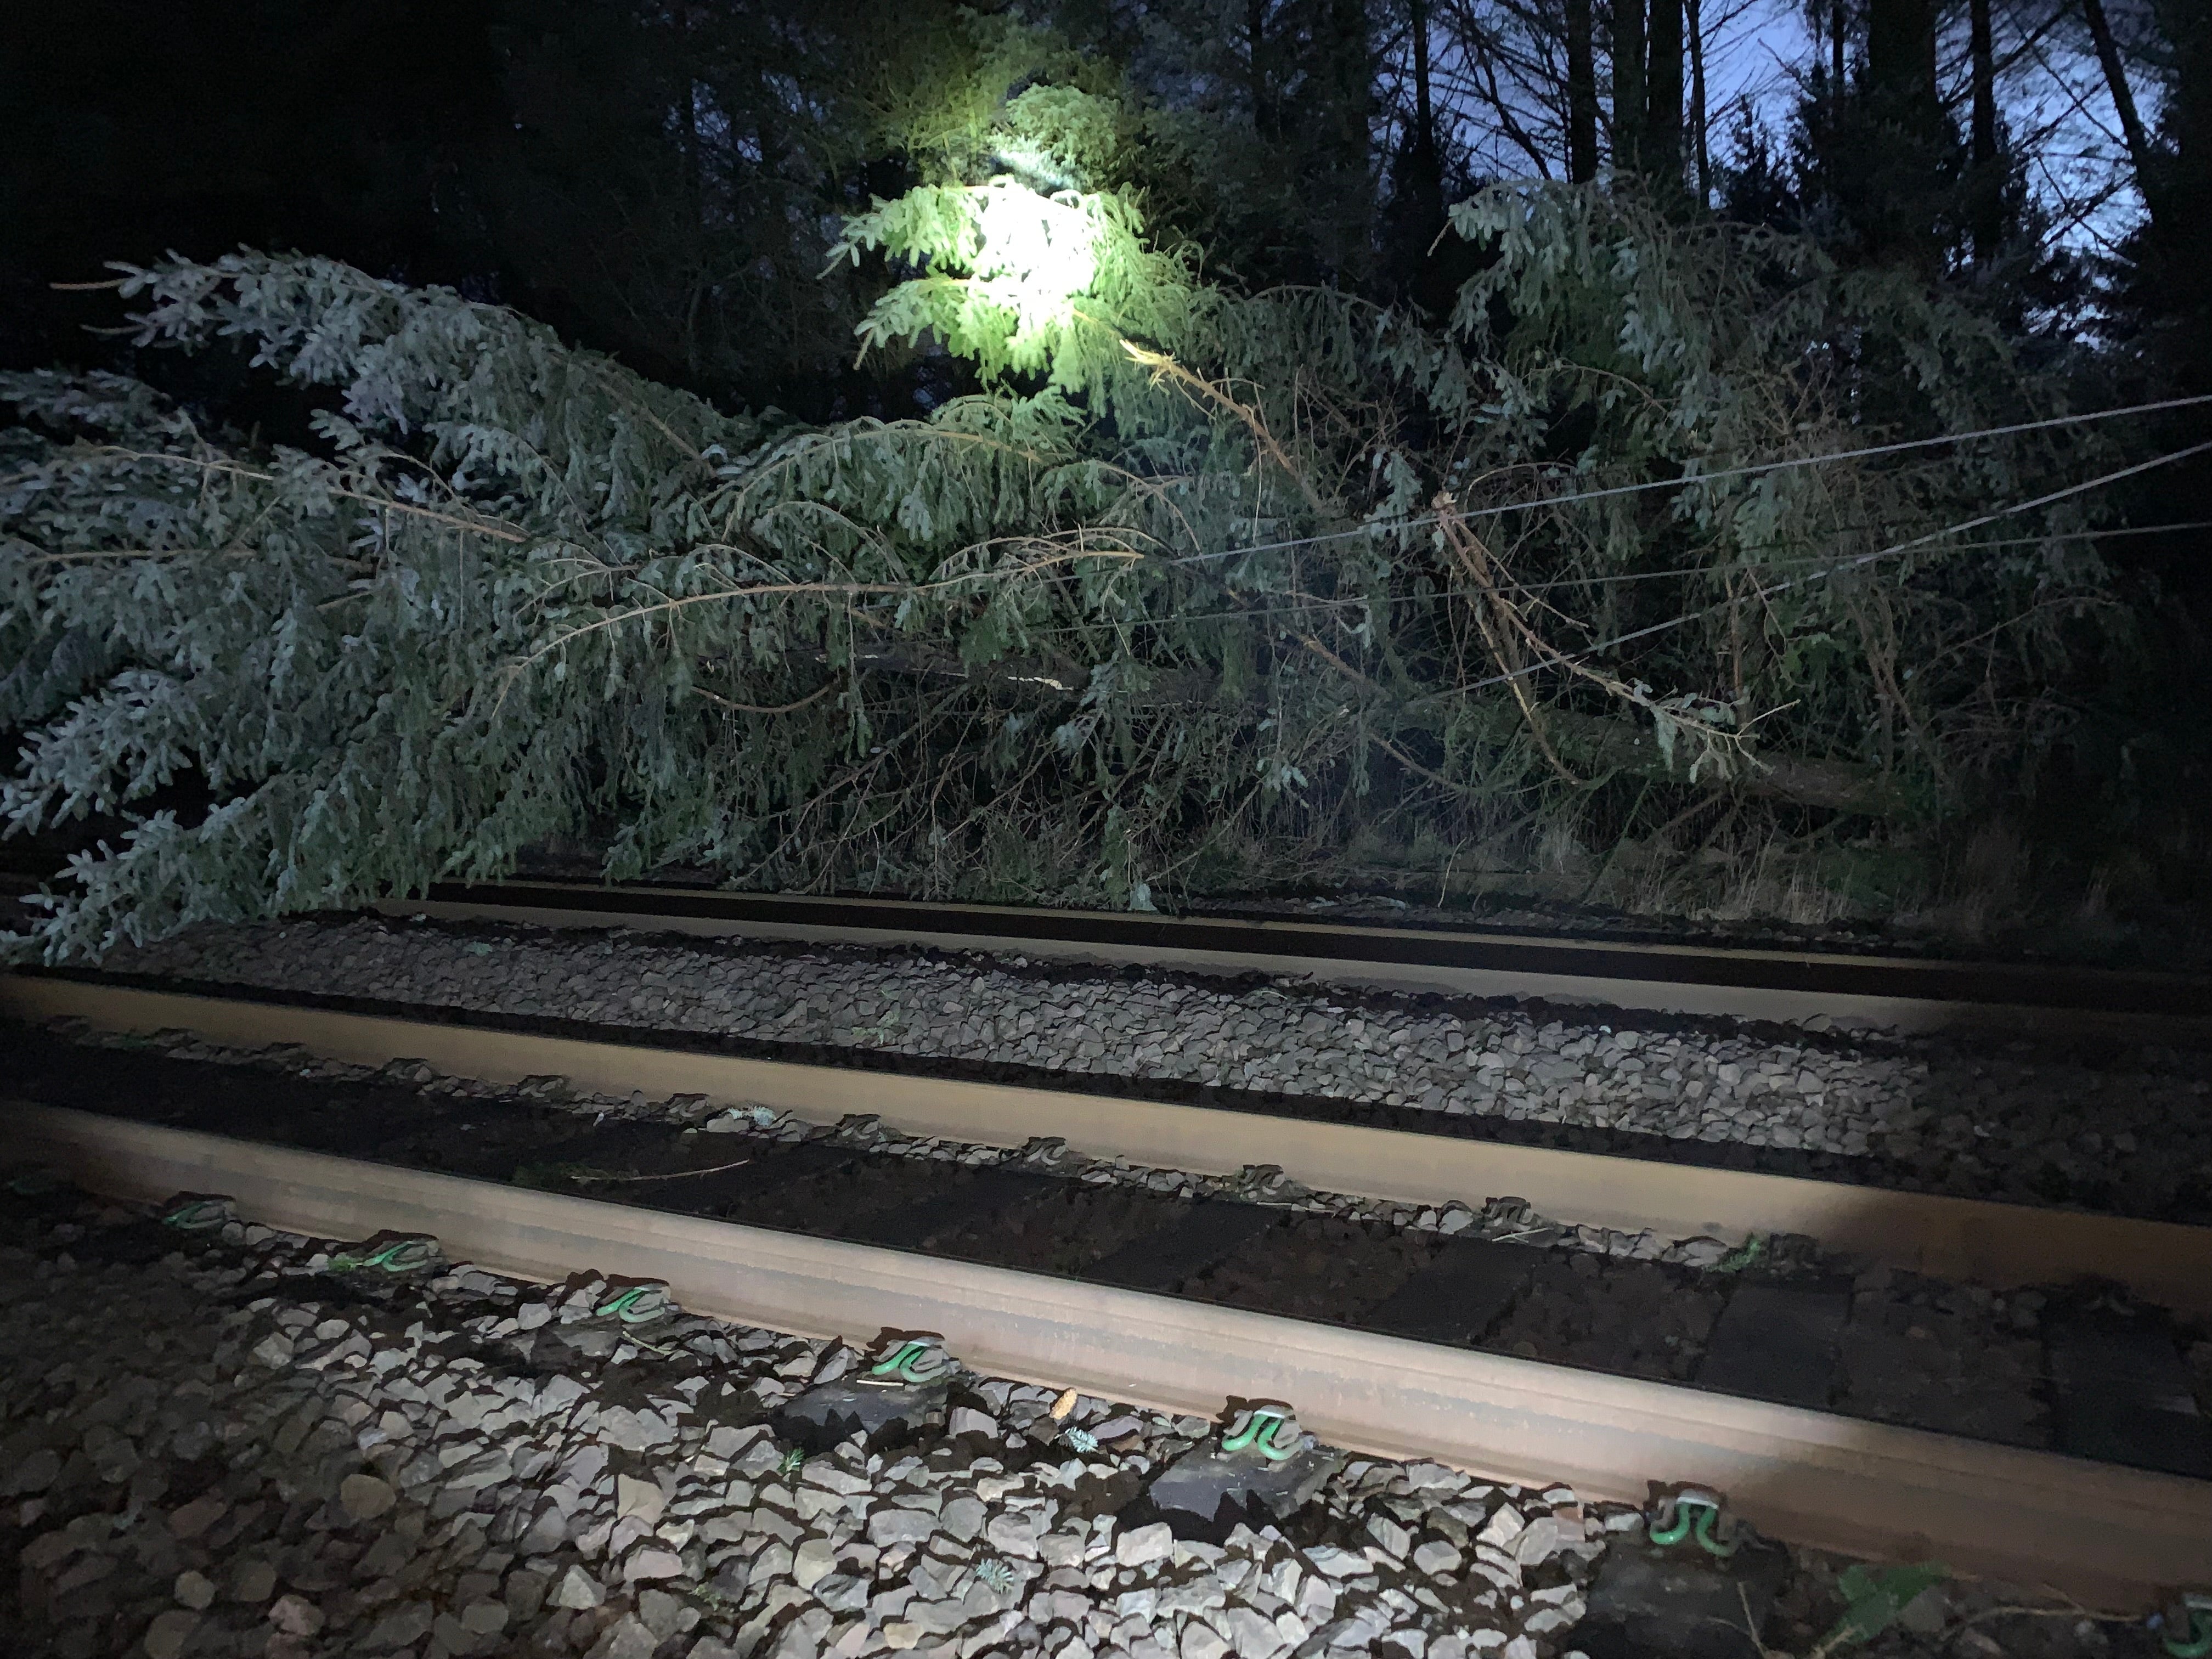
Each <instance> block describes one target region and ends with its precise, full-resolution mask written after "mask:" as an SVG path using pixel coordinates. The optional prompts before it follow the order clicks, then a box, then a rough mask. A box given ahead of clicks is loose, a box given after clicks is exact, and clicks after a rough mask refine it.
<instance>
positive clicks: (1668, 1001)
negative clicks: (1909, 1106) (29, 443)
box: [379, 881, 2212, 1042]
mask: <svg viewBox="0 0 2212 1659" xmlns="http://www.w3.org/2000/svg"><path fill="white" fill-rule="evenodd" d="M379 908H381V909H382V910H384V911H385V912H386V914H387V915H427V916H430V917H433V918H435V919H438V920H441V921H503V922H508V923H513V924H518V925H526V926H537V927H559V928H574V927H626V928H637V929H642V930H648V931H660V932H671V933H691V934H695V935H700V936H705V937H724V938H726V937H745V938H752V939H784V940H793V941H798V942H802V943H807V944H847V945H908V946H920V947H924V948H933V949H938V950H945V951H989V952H995V953H1000V954H1008V955H1012V954H1022V955H1026V956H1029V957H1047V958H1054V959H1059V960H1072V961H1088V962H1103V963H1121V964H1128V965H1134V966H1140V967H1147V968H1158V969H1175V970H1182V971H1198V972H1217V973H1262V974H1280V975H1298V976H1307V977H1311V978H1314V979H1316V980H1322V981H1335V982H1339V983H1347V984H1364V985H1375V986H1382V987H1394V988H1399V989H1406V990H1416V991H1437V992H1445V993H1449V994H1456V995H1463V996H1479V997H1499V996H1509V997H1522V998H1530V999H1536V1000H1551V1001H1557V1002H1563V1003H1582V1004H1597V1005H1602V1006H1613V1007H1620V1008H1627V1009H1639V1010H1648V1011H1651V1012H1663V1013H1675V1014H1689V1015H1705V1016H1720V1017H1724V1018H1738V1019H1757V1020H1775V1021H1782V1022H1792V1023H1799V1022H1805V1021H1810V1020H1825V1021H1829V1022H1861V1023H1864V1024H1870V1025H1875V1026H1883V1027H1888V1028H1891V1029H1894V1030H1900V1031H1917V1032H1933V1031H1944V1030H2015V1031H2033V1032H2035V1033H2037V1034H2039V1035H2043V1036H2051V1035H2057V1034H2082V1035H2089V1034H2106V1035H2112V1036H2130V1037H2136V1038H2139V1039H2143V1040H2149V1041H2160V1042H2203V1041H2206V1040H2208V1039H2212V978H2207V977H2205V976H2203V975H2185V974H2162V973H2150V972H2141V971H2126V970H2117V969H2094V968H2076V967H2063V966H2056V965H2049V964H2036V963H1972V962H1953V961H1943V960H1934V959H1929V958H1923V957H1899V956H1879V955H1871V954H1845V953H1840V952H1822V951H1811V950H1802V951H1790V950H1783V949H1775V948H1766V947H1742V946H1722V945H1707V944H1690V943H1663V942H1650V941H1621V940H1601V939H1570V938H1560V937H1556V936H1538V935H1531V934H1527V933H1509V932H1501V931H1497V930H1494V929H1483V928H1480V927H1468V928H1465V929H1450V930H1446V929H1443V928H1438V927H1390V926H1381V925H1370V924H1347V923H1344V922H1337V921H1322V920H1306V919H1291V918H1285V917H1279V916H1272V915H1270V916H1261V915H1197V916H1165V915H1136V914H1130V913H1122V912H1110V911H1092V910H1055V909H1039V908H1016V907H1012V906H998V905H981V904H944V903H923V902H912V901H908V900H902V899H870V898H851V897H839V898H816V897H807V896H784V895H778V894H760V893H733V892H723V891H717V890H708V889H699V888H679V887H656V886H649V885H642V884H625V885H622V886H615V887H608V886H602V885H597V884H589V883H582V882H554V881H515V882H507V883H501V884H495V885H465V884H438V885H435V886H434V887H432V888H431V890H429V892H428V894H427V895H426V896H423V897H422V898H421V899H406V900H392V901H389V902H386V903H385V904H383V905H381V906H380V907H379Z"/></svg>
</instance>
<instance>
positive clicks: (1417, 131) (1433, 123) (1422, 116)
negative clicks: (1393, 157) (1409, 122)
mask: <svg viewBox="0 0 2212 1659" xmlns="http://www.w3.org/2000/svg"><path fill="white" fill-rule="evenodd" d="M1412 160H1413V179H1414V184H1415V186H1416V188H1417V189H1419V191H1421V193H1422V206H1423V210H1424V212H1425V211H1426V210H1427V209H1428V205H1429V197H1431V196H1432V195H1433V196H1435V197H1438V198H1441V197H1442V196H1443V167H1442V166H1441V165H1440V163H1439V161H1438V159H1437V112H1436V106H1435V105H1434V103H1433V102H1432V101H1431V98H1430V93H1429V0H1413V157H1412Z"/></svg>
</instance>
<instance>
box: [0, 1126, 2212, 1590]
mask: <svg viewBox="0 0 2212 1659" xmlns="http://www.w3.org/2000/svg"><path fill="white" fill-rule="evenodd" d="M3 1110H4V1113H5V1118H6V1121H7V1124H8V1130H9V1136H10V1139H11V1141H12V1143H13V1145H14V1147H15V1150H16V1151H17V1152H20V1153H24V1154H28V1155H30V1156H33V1157H36V1158H44V1159H46V1160H47V1161H49V1162H51V1163H52V1164H57V1165H58V1166H60V1167H61V1168H63V1169H64V1170H67V1171H68V1172H69V1173H70V1175H71V1176H73V1177H74V1178H75V1179H76V1180H77V1181H78V1182H80V1183H81V1184H82V1185H83V1186H85V1187H86V1188H88V1189H89V1190H92V1191H94V1192H98V1193H101V1194H108V1195H112V1196H114V1197H117V1198H123V1199H135V1200H160V1199H162V1198H165V1197H167V1196H168V1195H169V1194H173V1193H176V1192H179V1191H197V1192H221V1193H224V1194H229V1195H230V1196H232V1197H233V1198H234V1199H235V1200H236V1201H237V1203H238V1206H239V1207H240V1212H241V1213H243V1214H244V1215H246V1216H248V1217H250V1218H254V1219H257V1220H259V1221H262V1222H264V1223H266V1224H268V1225H272V1226H276V1227H281V1228H284V1229H286V1230H288V1231H295V1232H300V1233H304V1234H307V1235H308V1236H311V1237H328V1238H338V1239H353V1238H358V1237H364V1236H366V1235H368V1234H370V1233H373V1232H375V1231H380V1230H384V1229H387V1228H388V1229H398V1230H404V1231H410V1232H427V1233H431V1234H434V1235H435V1236H436V1237H438V1238H439V1239H440V1240H441V1242H442V1243H443V1244H444V1245H445V1247H446V1249H447V1253H448V1254H449V1255H451V1256H453V1257H454V1258H455V1259H457V1260H466V1261H474V1262H477V1263H480V1264H482V1265H483V1266H485V1267H491V1268H494V1269H495V1270H497V1271H500V1272H503V1273H514V1274H518V1275H520V1276H523V1277H526V1278H530V1279H538V1280H544V1281H550V1280H556V1279H561V1278H563V1277H565V1276H566V1275H568V1273H572V1272H575V1271H578V1270H584V1269H591V1270H597V1271H600V1272H606V1273H617V1274H624V1275H630V1276H635V1277H641V1278H649V1279H662V1280H665V1281H666V1283H667V1284H668V1285H669V1286H670V1288H671V1291H672V1293H673V1294H674V1295H675V1297H677V1299H678V1301H679V1302H681V1303H682V1304H684V1306H685V1307H687V1308H690V1309H691V1310H696V1311H698V1312H701V1313H704V1314H709V1315H713V1316H717V1317H720V1318H726V1319H732V1320H739V1321H743V1322H746V1323H749V1324H754V1325H759V1326H764V1327H767V1328H772V1329H778V1330H785V1331H792V1332H796V1333H799V1334H808V1335H831V1334H840V1335H843V1336H846V1337H848V1338H854V1339H860V1340H866V1339H869V1338H872V1337H873V1336H874V1335H876V1334H878V1332H880V1331H884V1330H886V1329H908V1330H913V1329H930V1330H936V1331H940V1332H942V1333H943V1334H944V1335H945V1338H946V1339H947V1341H948V1344H949V1346H950V1347H951V1350H952V1352H954V1353H956V1354H957V1355H958V1356H959V1357H960V1358H962V1359H963V1360H964V1361H966V1362H967V1363H968V1364H971V1365H973V1366H975V1367H976V1368H977V1369H978V1370H982V1371H985V1372H987V1373H993V1374H997V1375H1001V1376H1012V1377H1016V1378H1019V1379H1023V1380H1025V1381H1030V1382H1038V1383H1048V1384H1050V1385H1052V1386H1054V1387H1060V1386H1074V1387H1078V1388H1081V1389H1085V1390H1086V1391H1088V1392H1090V1393H1092V1394H1097V1395H1104V1396H1106V1397H1108V1398H1109V1399H1116V1400H1124V1401H1131V1402H1133V1403H1137V1404H1141V1405H1146V1406H1150V1407H1158V1408H1162V1409H1166V1410H1171V1411H1178V1412H1200V1413H1213V1412H1215V1411H1217V1410H1218V1409H1219V1408H1220V1407H1221V1406H1222V1404H1223V1402H1224V1401H1225V1400H1227V1399H1230V1398H1254V1397H1264V1398H1274V1399H1282V1400H1288V1401H1291V1402H1292V1403H1293V1404H1294V1405H1295V1406H1296V1407H1297V1412H1298V1415H1299V1419H1300V1420H1301V1421H1302V1422H1303V1423H1304V1425H1306V1426H1308V1427H1310V1428H1311V1429H1312V1430H1314V1431H1316V1433H1318V1434H1319V1435H1321V1436H1322V1437H1323V1438H1324V1439H1325V1440H1327V1441H1329V1442H1331V1443H1336V1444H1340V1445H1343V1446H1346V1447H1347V1448H1350V1449H1357V1450H1362V1451H1367V1452H1370V1453H1376V1454H1381V1455H1389V1456H1424V1457H1433V1458H1437V1459H1438V1460H1440V1461H1443V1462H1449V1463H1453V1464H1456V1465H1458V1466H1460V1467H1462V1468H1468V1469H1469V1470H1471V1471H1473V1472H1475V1473H1478V1474H1483V1475H1486V1476H1488V1477H1490V1478H1493V1479H1503V1480H1513V1481H1516V1482H1520V1483H1522V1484H1527V1485H1538V1486H1541V1485H1546V1484H1548V1483H1550V1482H1552V1481H1554V1480H1565V1481H1567V1482H1569V1483H1571V1485H1572V1486H1574V1487H1575V1488H1576V1490H1577V1492H1580V1493H1583V1494H1584V1495H1586V1496H1589V1497H1592V1498H1611V1499H1625V1500H1630V1501H1640V1500H1641V1499H1642V1498H1643V1497H1644V1494H1645V1491H1646V1487H1647V1483H1648V1482H1650V1481H1653V1480H1692V1481H1695V1482H1697V1483H1698V1484H1699V1485H1702V1486H1710V1487H1713V1488H1717V1489H1718V1490H1720V1491H1722V1492H1725V1493H1727V1494H1728V1496H1729V1501H1730V1504H1731V1506H1732V1507H1733V1508H1735V1510H1737V1511H1739V1512H1740V1513H1741V1514H1742V1515H1744V1516H1747V1518H1749V1519H1750V1520H1751V1521H1753V1522H1754V1523H1755V1524H1757V1525H1758V1526H1759V1527H1760V1528H1762V1529H1764V1530H1765V1531H1766V1532H1768V1533H1770V1534H1772V1535H1774V1536H1776V1537H1779V1538H1783V1539H1786V1540H1789V1541H1793V1542H1796V1543H1800V1544H1806V1545H1811V1546H1814V1547H1823V1548H1830V1549H1836V1550H1841V1551H1844V1552H1847V1553H1853V1554H1858V1555H1868V1556H1877V1557H1885V1556H1886V1557H1904V1558H1907V1559H1923V1558H1926V1557H1928V1556H1930V1555H1933V1556H1936V1557H1938V1558H1940V1559H1943V1560H1945V1561H1947V1562H1948V1563H1949V1564H1950V1565H1952V1566H1953V1567H1954V1568H1957V1569H1960V1570H1963V1571H1970V1572H1978V1573H1984V1574H1988V1575H1990V1576H1993V1577H2000V1578H2002V1579H2005V1580H2008V1581H2010V1582H2013V1583H2022V1584H2027V1585H2031V1586H2035V1585H2047V1586H2050V1587H2052V1588H2054V1589H2058V1590H2061V1591H2063V1592H2065V1593H2067V1594H2069V1595H2074V1596H2075V1597H2077V1598H2080V1599H2081V1600H2082V1601H2085V1602H2087V1603H2089V1604H2091V1605H2102V1606H2106V1607H2116V1608H2121V1609H2130V1608H2134V1607H2139V1606H2141V1605H2142V1604H2144V1603H2146V1602H2147V1601H2148V1600H2149V1599H2150V1598H2151V1597H2152V1596H2154V1595H2156V1594H2157V1593H2158V1592H2159V1591H2160V1590H2161V1589H2164V1588H2166V1587H2168V1586H2171V1585H2173V1584H2177V1583H2192V1582H2199V1581H2202V1580H2203V1579H2206V1578H2208V1577H2212V1482H2205V1481H2197V1480H2187V1479H2184V1478H2181V1477H2178V1476H2173V1475H2165V1474H2149V1473H2145V1472H2142V1471H2139V1470H2133V1469H2127V1468H2116V1467H2112V1466H2108V1465H2104V1464H2098V1463H2093V1462H2086V1461H2083V1460H2081V1459H2076V1458H2070V1457H2065V1456H2061V1455H2055V1454H2051V1453H2047V1452H2039V1451H2024V1450H2020V1449H2015V1448H2010V1447H2003V1446H1996V1445H1990V1444H1984V1443H1978V1442H1973V1441H1966V1440H1960V1439H1955V1438H1953V1437H1948V1436H1944V1435H1941V1434H1934V1433H1929V1432H1927V1431H1922V1430H1917V1429H1901V1428H1893V1427H1890V1426H1887V1425H1881V1424H1875V1423H1869V1422H1863V1421H1857V1420H1853V1419H1844V1418H1839V1417H1835V1416H1832V1415H1829V1414H1827V1413H1819V1412H1811V1411H1804V1410H1799V1409H1796V1408H1794V1407H1785V1406H1776V1405H1768V1404H1763V1403H1759V1402H1756V1401H1746V1400H1740V1399H1736V1398H1733V1397H1730V1396H1727V1395H1712V1394H1707V1393H1704V1392H1702V1391H1699V1390H1697V1389H1687V1388H1683V1387H1680V1386H1676V1385H1672V1384H1666V1383H1646V1382H1641V1381H1638V1380H1634V1379H1630V1378H1624V1377H1618V1376H1606V1375H1601V1374H1596V1373H1592V1372H1586V1371H1579V1370H1571V1369H1566V1368H1562V1367H1555V1366H1550V1365H1546V1364H1540V1363H1538V1362H1536V1361H1534V1360H1523V1359H1516V1358H1511V1357H1510V1356H1503V1355H1498V1354H1491V1353H1484V1352H1476V1351H1474V1350H1468V1349H1458V1348H1446V1347H1440V1346H1431V1345H1427V1344H1424V1343H1419V1342H1413V1341H1407V1340H1401V1339H1397V1338H1392V1337H1384V1336H1378V1335H1373V1334H1367V1333H1364V1332H1358V1331H1351V1330H1346V1329H1342V1328H1336V1327H1334V1326H1324V1325H1317V1324H1309V1323H1305V1322H1300V1321H1297V1320H1291V1319H1285V1318H1280V1317H1276V1316H1268V1315H1261V1314H1253V1313H1248V1312H1243V1311H1241V1310H1235V1309H1228V1308H1219V1307H1213V1306H1209V1305H1206V1304H1196V1303H1191V1302H1186V1301H1182V1300H1178V1299H1176V1298H1173V1297H1162V1296H1156V1295H1152V1294H1149V1293H1146V1292H1143V1291H1123V1290H1116V1289H1113V1288H1110V1287H1106V1286H1102V1285H1089V1284H1082V1283H1077V1282H1073V1281H1069V1280H1066V1279H1056V1278H1050V1277H1046V1276H1043V1275H1036V1274H1029V1273H1018V1272H1013V1271H1010V1270H1007V1269H1004V1268H998V1267H984V1266H980V1265H976V1264H972V1263H966V1262H961V1261H945V1260H941V1259H938V1258H934V1257H924V1256H920V1255H909V1254H907V1253H905V1252H902V1251H897V1250H890V1249H880V1248H877V1247H872V1246H867V1245H859V1244H851V1243H841V1242H837V1241H832V1240H823V1239H817V1238H811V1237H799V1236H794V1235H790V1234H785V1233H781V1232H776V1231H769V1230H766V1229H761V1228H755V1227H748V1226H744V1225H738V1224H734V1223H728V1222H718V1221H709V1220H703V1219H698V1218H690V1217H684V1216H677V1215H668V1214H663V1213H659V1212H653V1211H647V1210H643V1209H635V1208H631V1207H629V1206H622V1205H617V1204H610V1203H606V1202H603V1201H601V1200H592V1199H585V1198H576V1197H571V1196H568V1195H567V1194H549V1193H542V1192H537V1191H532V1190H528V1189H525V1188H514V1187H508V1186H501V1185H496V1184H493V1183H489V1182H478V1181H471V1180H466V1179H463V1178H460V1177H457V1176H445V1175H438V1174H432V1173H427V1172H422V1171H416V1170H401V1169H394V1168H391V1167H389V1166H386V1165H381V1164H367V1163H362V1162H358V1161H355V1160H351V1159H347V1158H335V1157H331V1156H330V1155H327V1154H324V1153H316V1152H299V1151H295V1150H293V1149H290V1148H287V1147H277V1146H262V1145H256V1144H252V1143H249V1142H246V1141H243V1140H236V1139H229V1138H228V1137H225V1136H220V1135H212V1134H206V1133H196V1132H191V1131H185V1130H178V1129H170V1128H166V1127H159V1126H152V1125H146V1124H140V1123H131V1122H127V1121H121V1120H118V1119H112V1118H106V1117H102V1116H99V1115H94V1114H89V1113H85V1112H81V1111H76V1110H70V1109H59V1108H54V1107H46V1106H39V1105H33V1104H25V1103H15V1104H12V1105H9V1106H7V1107H5V1108H4V1109H3Z"/></svg>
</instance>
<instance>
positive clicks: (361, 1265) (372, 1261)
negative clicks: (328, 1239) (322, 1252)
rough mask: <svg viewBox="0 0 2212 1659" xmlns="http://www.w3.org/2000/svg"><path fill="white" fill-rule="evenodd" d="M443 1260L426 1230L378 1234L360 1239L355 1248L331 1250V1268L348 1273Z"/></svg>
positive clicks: (406, 1269)
mask: <svg viewBox="0 0 2212 1659" xmlns="http://www.w3.org/2000/svg"><path fill="white" fill-rule="evenodd" d="M356 1251H359V1252H360V1254H356ZM444 1260H445V1252H444V1251H443V1250H442V1249H440V1248H439V1247H438V1241H437V1240H436V1239H435V1238H433V1237H430V1236H429V1235H428V1233H402V1234H399V1235H398V1236H396V1237H391V1236H386V1235H381V1234H380V1235H379V1236H378V1237H374V1238H370V1239H365V1240H363V1241H362V1243H360V1244H359V1245H357V1246H356V1247H355V1250H333V1251H332V1252H331V1272H332V1273H360V1272H365V1271H368V1269H371V1268H374V1269H375V1270H376V1271H377V1272H379V1273H414V1272H416V1270H417V1269H419V1268H422V1267H433V1266H435V1264H437V1263H438V1262H441V1261H444Z"/></svg>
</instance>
